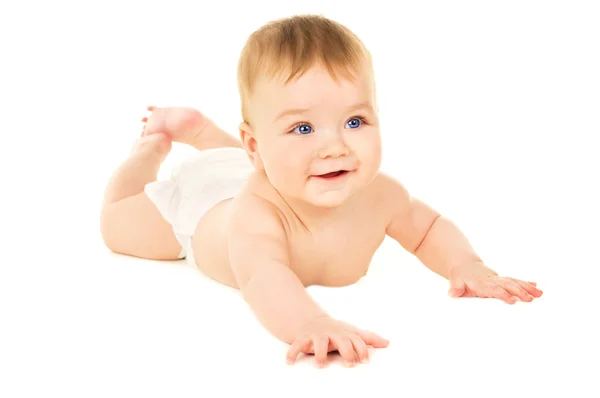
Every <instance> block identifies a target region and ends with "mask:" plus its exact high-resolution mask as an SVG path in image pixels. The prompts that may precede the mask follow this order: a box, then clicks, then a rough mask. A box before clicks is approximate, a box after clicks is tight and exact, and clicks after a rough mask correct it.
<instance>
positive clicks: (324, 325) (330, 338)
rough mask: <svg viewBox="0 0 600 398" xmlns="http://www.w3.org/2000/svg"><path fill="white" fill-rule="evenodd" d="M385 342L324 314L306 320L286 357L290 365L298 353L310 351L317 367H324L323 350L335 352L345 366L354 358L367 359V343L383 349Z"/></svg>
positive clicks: (352, 362) (362, 360) (387, 342)
mask: <svg viewBox="0 0 600 398" xmlns="http://www.w3.org/2000/svg"><path fill="white" fill-rule="evenodd" d="M388 344H389V341H387V340H386V339H383V338H381V337H379V336H378V335H376V334H375V333H371V332H368V331H364V330H360V329H357V328H355V327H354V326H352V325H349V324H347V323H344V322H340V321H337V320H335V319H333V318H331V317H328V316H320V317H316V318H313V319H311V320H310V321H308V322H307V323H306V324H305V325H304V326H303V327H302V328H301V329H300V331H299V332H298V334H297V335H296V340H295V341H294V342H293V343H292V345H291V347H290V349H289V351H288V355H287V360H288V363H289V364H293V363H294V362H295V361H296V358H297V357H298V354H300V353H305V354H314V355H315V358H316V362H317V366H318V367H323V366H325V361H326V359H327V353H329V352H330V351H336V350H337V351H339V353H340V355H341V356H342V359H343V360H344V364H345V365H346V366H347V367H351V366H354V364H355V363H356V359H358V360H359V361H360V362H367V361H368V359H369V351H368V348H367V345H371V346H373V347H375V348H385V347H387V346H388Z"/></svg>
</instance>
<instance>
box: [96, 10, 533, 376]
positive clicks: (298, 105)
mask: <svg viewBox="0 0 600 398" xmlns="http://www.w3.org/2000/svg"><path fill="white" fill-rule="evenodd" d="M238 83H239V92H240V97H241V109H242V117H243V122H242V123H241V124H240V126H239V137H240V139H239V140H238V139H236V138H235V137H234V136H232V135H229V134H227V133H226V132H224V131H223V130H221V129H220V128H219V127H218V126H217V125H215V123H214V122H213V121H212V120H210V119H209V118H208V117H207V116H206V115H204V114H202V113H200V112H198V111H196V110H193V109H189V108H156V107H149V108H148V110H149V111H150V112H151V113H150V114H149V116H148V117H146V118H143V119H142V122H144V123H145V126H144V129H143V132H142V133H141V137H140V138H139V140H138V142H137V143H136V144H135V145H134V147H133V149H132V151H131V153H130V155H129V157H128V159H127V160H125V161H124V163H123V164H122V165H121V166H120V167H119V168H118V169H117V170H116V172H115V173H114V175H113V176H112V178H111V179H110V181H109V183H108V186H107V188H106V192H105V197H104V204H103V208H102V215H101V232H102V236H103V240H104V243H105V244H106V246H107V247H108V248H109V249H110V250H111V251H113V252H116V253H120V254H125V255H130V256H136V257H141V258H146V259H153V260H177V259H182V258H187V260H188V261H191V262H193V263H194V264H195V265H197V266H198V267H199V268H200V269H201V270H202V271H203V272H204V273H205V274H206V275H208V276H209V277H211V278H214V279H215V280H217V281H219V282H221V283H223V284H226V285H229V286H232V287H234V288H236V289H239V291H240V292H241V293H242V294H243V297H244V299H245V300H246V302H247V303H248V305H249V306H250V308H251V309H252V311H253V312H254V314H255V315H256V317H257V318H258V320H259V321H260V322H261V324H262V325H263V326H264V327H265V328H266V329H267V330H268V331H269V332H270V333H272V334H273V335H274V336H275V337H277V338H278V339H280V340H282V341H284V342H287V343H288V344H290V347H289V350H288V354H287V359H288V362H289V363H293V362H294V361H295V360H296V358H297V357H298V355H300V354H301V353H306V354H314V357H315V360H316V364H317V366H324V364H325V361H326V358H327V354H328V352H331V351H338V352H339V353H340V355H341V357H342V358H343V360H344V362H345V364H346V365H347V366H352V365H354V364H356V363H357V362H365V361H367V359H368V355H369V354H368V349H367V347H368V346H372V347H375V348H383V347H386V346H387V345H388V341H387V340H386V339H384V338H382V337H380V336H378V335H377V334H375V333H373V332H370V331H366V330H361V329H359V328H357V327H355V326H353V325H350V324H348V323H345V322H342V321H340V320H337V319H334V318H332V317H331V316H329V315H328V313H327V312H326V311H325V310H324V309H322V308H321V307H320V306H319V305H318V304H317V303H316V302H315V301H313V300H312V299H311V297H310V296H309V294H308V293H307V291H306V289H305V287H306V286H309V285H322V286H345V285H349V284H353V283H355V282H357V281H358V280H359V279H360V278H361V277H363V276H364V275H365V274H366V272H367V270H368V268H369V263H370V261H371V258H372V256H373V254H374V253H375V251H376V250H377V249H378V247H379V246H380V244H381V243H382V241H383V239H384V238H385V236H386V235H387V236H389V237H390V238H392V239H394V240H396V241H397V242H398V243H399V244H400V245H401V246H402V247H403V248H404V249H406V250H407V251H409V252H410V253H412V254H413V255H415V256H416V257H417V258H418V259H419V260H420V261H421V262H422V263H423V264H424V265H425V266H426V267H428V268H429V269H430V270H431V271H433V272H435V273H437V274H438V275H440V276H442V277H444V278H446V279H447V280H448V281H449V286H450V287H449V295H450V296H452V297H492V298H497V299H500V300H503V301H505V302H506V303H509V304H513V303H515V302H516V301H517V300H520V301H526V302H530V301H532V300H533V299H534V297H535V298H537V297H540V296H541V295H542V291H541V290H539V289H538V288H537V286H536V283H534V282H527V281H522V280H518V279H514V278H509V277H501V276H499V275H498V273H496V272H495V271H494V270H492V269H490V268H489V267H487V266H486V265H485V264H484V262H483V261H482V260H481V258H480V257H479V256H478V255H477V253H476V252H475V251H474V250H473V248H472V247H471V246H470V244H469V242H468V240H467V239H466V238H465V236H464V235H463V234H462V233H461V231H460V230H459V229H458V228H457V227H456V226H455V224H453V222H452V221H451V220H449V219H448V218H446V217H444V216H443V215H440V214H439V213H438V212H437V211H436V210H434V209H432V208H431V207H430V206H428V205H427V204H425V203H423V202H422V201H420V200H419V199H417V198H415V197H412V196H411V195H410V194H409V192H408V191H407V189H406V188H405V187H404V186H403V185H402V184H401V183H400V182H398V181H397V180H395V179H394V178H392V177H391V176H389V175H386V174H384V173H382V172H381V171H380V170H379V167H380V162H381V145H382V144H381V136H380V131H379V124H378V115H377V113H378V107H377V99H376V93H375V80H374V76H373V67H372V62H371V55H370V53H369V51H368V50H367V49H366V48H365V46H364V44H363V43H362V42H361V40H359V38H358V37H357V36H356V35H355V34H354V33H353V32H351V31H350V30H349V29H348V28H346V27H345V26H343V25H341V24H339V23H337V22H334V21H332V20H330V19H327V18H325V17H322V16H313V15H301V16H294V17H291V18H285V19H280V20H277V21H272V22H270V23H268V24H267V25H265V26H263V27H262V28H260V29H259V30H257V31H256V32H254V33H253V34H252V35H251V36H250V37H249V39H248V41H247V43H246V45H245V47H244V49H243V51H242V53H241V57H240V60H239V64H238ZM173 142H178V143H183V144H188V145H191V146H193V147H195V148H196V149H198V152H197V153H196V155H195V156H194V157H193V158H191V159H190V160H188V161H186V162H184V163H183V164H181V166H179V167H177V168H176V169H175V170H174V171H173V173H172V177H171V178H170V179H169V180H165V181H157V173H158V171H159V168H160V165H161V163H162V162H163V160H164V159H165V157H166V156H167V154H168V153H169V151H170V149H171V145H172V143H173Z"/></svg>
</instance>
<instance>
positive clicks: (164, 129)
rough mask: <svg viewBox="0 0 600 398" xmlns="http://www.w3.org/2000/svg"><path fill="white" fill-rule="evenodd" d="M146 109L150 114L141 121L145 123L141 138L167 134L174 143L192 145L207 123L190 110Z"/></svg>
mask: <svg viewBox="0 0 600 398" xmlns="http://www.w3.org/2000/svg"><path fill="white" fill-rule="evenodd" d="M147 109H148V110H149V111H150V112H152V113H151V114H150V116H149V117H145V118H143V119H142V122H144V123H145V126H144V131H143V133H142V135H143V136H147V135H153V134H157V133H162V134H168V135H169V136H170V137H171V139H172V140H173V141H175V142H181V143H183V144H189V145H193V143H194V142H196V141H197V139H198V135H199V134H200V133H201V132H202V130H203V129H204V128H205V127H206V125H207V124H208V123H209V120H208V118H206V117H205V116H204V115H203V114H202V113H200V112H198V111H197V110H195V109H192V108H178V107H177V108H176V107H169V108H158V107H155V106H149V107H148V108H147Z"/></svg>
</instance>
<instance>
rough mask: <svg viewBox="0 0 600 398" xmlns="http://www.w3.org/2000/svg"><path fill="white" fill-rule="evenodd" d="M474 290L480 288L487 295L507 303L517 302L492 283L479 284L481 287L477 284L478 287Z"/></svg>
mask: <svg viewBox="0 0 600 398" xmlns="http://www.w3.org/2000/svg"><path fill="white" fill-rule="evenodd" d="M476 290H477V291H480V290H481V292H482V293H483V294H485V295H486V296H487V297H493V298H497V299H500V300H502V301H504V302H506V303H507V304H514V303H516V302H517V300H516V299H515V298H514V297H513V296H512V295H511V294H510V293H508V292H507V291H506V290H504V289H503V288H501V287H500V286H498V285H496V284H493V283H486V284H483V285H481V287H479V286H478V289H476Z"/></svg>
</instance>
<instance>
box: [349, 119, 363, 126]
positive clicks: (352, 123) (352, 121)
mask: <svg viewBox="0 0 600 398" xmlns="http://www.w3.org/2000/svg"><path fill="white" fill-rule="evenodd" d="M361 124H362V120H360V119H359V118H356V117H355V118H352V119H350V120H348V125H349V127H350V128H351V129H355V128H358V127H360V125H361Z"/></svg>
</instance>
